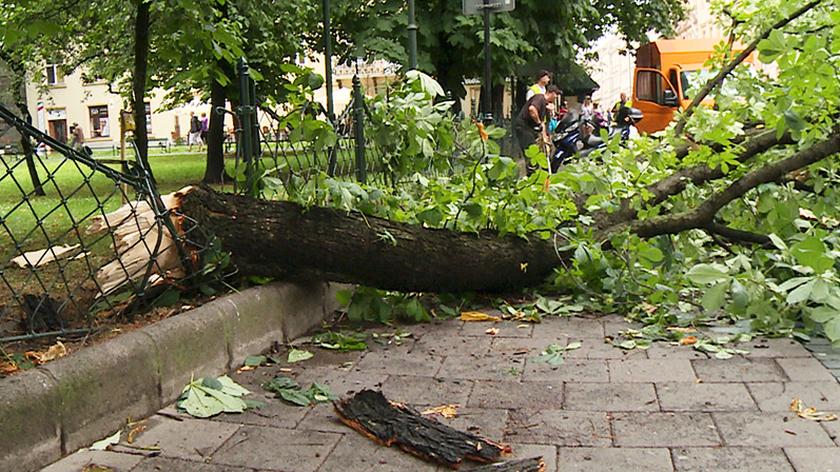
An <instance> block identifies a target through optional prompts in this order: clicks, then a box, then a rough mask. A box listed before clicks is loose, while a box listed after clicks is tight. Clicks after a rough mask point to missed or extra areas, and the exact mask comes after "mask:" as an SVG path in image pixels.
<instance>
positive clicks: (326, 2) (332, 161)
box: [323, 0, 337, 176]
mask: <svg viewBox="0 0 840 472" xmlns="http://www.w3.org/2000/svg"><path fill="white" fill-rule="evenodd" d="M323 10H324V12H323V13H324V69H325V71H324V72H325V74H324V75H325V76H326V77H325V79H326V82H327V83H326V86H327V119H328V120H329V121H330V123H332V122H334V121H335V104H334V103H333V79H332V32H331V31H330V0H323ZM329 155H330V158H329V163H328V164H327V174H329V175H331V176H332V175H335V167H336V164H337V162H336V161H337V158H336V155H335V148H330V150H329Z"/></svg>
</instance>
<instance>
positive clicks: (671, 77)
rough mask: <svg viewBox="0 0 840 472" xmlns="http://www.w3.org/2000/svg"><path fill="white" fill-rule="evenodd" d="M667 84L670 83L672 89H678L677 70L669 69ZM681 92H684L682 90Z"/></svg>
mask: <svg viewBox="0 0 840 472" xmlns="http://www.w3.org/2000/svg"><path fill="white" fill-rule="evenodd" d="M668 82H671V85H673V86H674V87H677V88H679V83H680V82H679V80H677V69H671V70H669V71H668ZM683 90H685V89H684V88H683Z"/></svg>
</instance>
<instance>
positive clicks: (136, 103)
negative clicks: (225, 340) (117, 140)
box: [131, 0, 151, 168]
mask: <svg viewBox="0 0 840 472" xmlns="http://www.w3.org/2000/svg"><path fill="white" fill-rule="evenodd" d="M150 15H151V4H150V3H149V1H148V0H139V3H138V4H137V17H136V18H135V23H134V78H133V80H132V91H133V94H132V97H131V107H132V109H133V110H134V143H135V144H136V145H137V152H138V154H139V158H140V161H141V162H142V163H143V165H145V166H146V168H149V167H148V166H149V135H148V134H147V133H148V130H147V128H146V78H147V74H148V67H149V21H150V18H149V17H150Z"/></svg>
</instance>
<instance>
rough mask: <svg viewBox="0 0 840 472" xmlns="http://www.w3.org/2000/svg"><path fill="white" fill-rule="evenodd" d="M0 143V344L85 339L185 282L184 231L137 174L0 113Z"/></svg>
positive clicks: (140, 168) (138, 166) (138, 165)
mask: <svg viewBox="0 0 840 472" xmlns="http://www.w3.org/2000/svg"><path fill="white" fill-rule="evenodd" d="M0 133H2V134H3V135H6V136H7V137H9V136H14V139H7V140H6V141H7V142H10V141H11V142H12V144H10V145H8V146H7V148H6V149H5V152H3V153H2V154H0V165H1V166H0V343H5V342H11V341H17V340H25V339H32V338H37V337H45V336H57V335H70V334H79V333H86V332H90V331H91V330H92V329H95V328H96V326H97V325H98V321H99V320H100V319H102V318H104V317H107V316H113V315H114V314H115V313H120V312H122V311H123V310H125V309H126V308H128V307H130V306H131V305H132V304H136V303H137V302H138V301H139V300H148V297H149V296H151V295H153V294H155V293H158V294H159V293H160V287H163V286H165V285H166V284H165V283H164V282H166V281H167V280H174V279H182V278H183V277H184V276H186V275H188V274H186V272H187V271H189V270H190V265H191V264H190V261H189V260H187V258H186V255H185V247H186V245H188V244H189V243H188V239H189V231H188V230H189V228H190V227H193V225H189V224H185V223H186V222H185V221H184V217H183V215H176V214H173V213H171V212H170V211H169V210H168V209H167V208H169V207H172V206H173V204H174V202H171V201H164V199H162V198H161V196H160V195H159V194H158V192H157V189H156V186H155V181H154V178H153V176H152V173H151V171H150V169H149V168H148V166H147V165H145V164H144V163H143V162H141V161H140V160H138V159H136V158H134V157H132V158H131V159H126V160H113V159H111V160H102V159H95V158H94V157H93V154H92V153H91V152H89V150H86V149H83V148H76V149H74V148H71V147H69V146H68V145H67V144H65V143H63V142H59V141H57V140H56V139H53V138H52V137H51V136H49V135H48V134H46V133H44V132H42V131H40V130H38V129H36V128H34V127H33V126H31V125H30V124H28V123H27V122H26V121H24V120H22V119H20V118H19V117H18V116H16V115H15V114H14V113H13V112H12V111H11V110H9V109H7V108H5V107H3V106H2V105H0ZM15 141H17V143H15ZM16 144H18V145H16ZM131 155H132V156H134V155H135V153H134V152H132V153H131ZM173 198H176V197H175V196H169V197H167V200H171V199H173ZM193 230H195V229H193ZM185 231H186V232H185Z"/></svg>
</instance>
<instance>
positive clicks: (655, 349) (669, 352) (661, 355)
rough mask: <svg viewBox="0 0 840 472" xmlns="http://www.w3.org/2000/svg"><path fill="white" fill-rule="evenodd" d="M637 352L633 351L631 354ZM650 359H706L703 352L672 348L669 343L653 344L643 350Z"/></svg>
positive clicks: (692, 349)
mask: <svg viewBox="0 0 840 472" xmlns="http://www.w3.org/2000/svg"><path fill="white" fill-rule="evenodd" d="M635 351H639V349H634V350H633V351H631V352H635ZM645 351H646V352H647V356H648V357H649V358H650V359H708V358H709V356H708V355H707V354H706V353H705V352H700V351H698V350H697V349H694V348H693V347H691V346H672V345H671V344H669V343H663V342H658V343H653V344H652V345H651V346H650V348H648V349H646V350H645Z"/></svg>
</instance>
